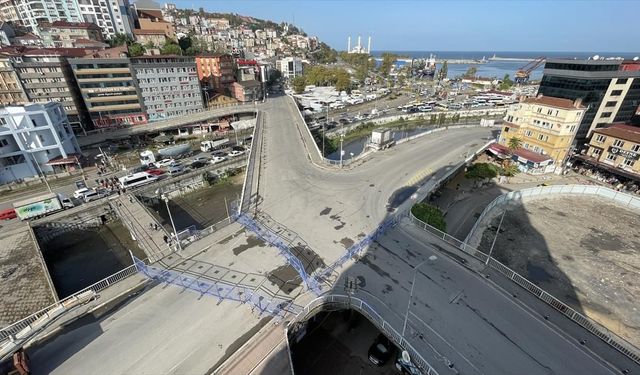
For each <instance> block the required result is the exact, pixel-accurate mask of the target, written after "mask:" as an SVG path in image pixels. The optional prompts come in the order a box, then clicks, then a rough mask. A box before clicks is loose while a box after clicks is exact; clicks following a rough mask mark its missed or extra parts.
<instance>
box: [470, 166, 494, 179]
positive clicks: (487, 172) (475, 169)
mask: <svg viewBox="0 0 640 375" xmlns="http://www.w3.org/2000/svg"><path fill="white" fill-rule="evenodd" d="M498 172H499V168H498V167H497V166H495V165H493V164H489V163H478V164H474V165H472V166H470V167H469V168H467V172H466V173H465V174H464V176H465V177H466V178H469V179H478V180H482V179H485V178H494V177H496V176H497V175H498Z"/></svg>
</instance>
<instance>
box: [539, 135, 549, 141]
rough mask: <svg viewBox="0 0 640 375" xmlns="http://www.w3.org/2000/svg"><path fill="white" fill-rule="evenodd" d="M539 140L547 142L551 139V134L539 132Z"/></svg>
mask: <svg viewBox="0 0 640 375" xmlns="http://www.w3.org/2000/svg"><path fill="white" fill-rule="evenodd" d="M538 140H539V141H543V142H546V141H548V140H549V136H548V135H544V134H538Z"/></svg>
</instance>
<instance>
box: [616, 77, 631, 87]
mask: <svg viewBox="0 0 640 375" xmlns="http://www.w3.org/2000/svg"><path fill="white" fill-rule="evenodd" d="M627 79H628V78H618V79H617V80H616V84H618V85H624V84H625V83H627Z"/></svg>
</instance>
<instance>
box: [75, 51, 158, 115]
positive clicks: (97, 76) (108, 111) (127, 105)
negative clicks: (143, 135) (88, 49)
mask: <svg viewBox="0 0 640 375" xmlns="http://www.w3.org/2000/svg"><path fill="white" fill-rule="evenodd" d="M103 55H104V54H103ZM116 55H117V54H116ZM69 64H70V65H71V68H72V69H73V74H74V75H75V78H76V82H78V87H79V88H80V95H81V96H82V99H83V101H84V104H85V106H86V107H87V111H88V112H89V116H90V118H91V122H92V123H93V126H94V127H96V128H105V127H116V126H130V125H138V124H144V123H146V122H147V115H146V113H145V109H144V105H143V104H142V98H141V96H140V92H139V91H138V83H137V82H136V77H135V73H134V71H133V68H132V67H131V61H130V60H129V58H127V57H85V58H79V59H70V60H69Z"/></svg>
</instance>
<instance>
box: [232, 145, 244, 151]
mask: <svg viewBox="0 0 640 375" xmlns="http://www.w3.org/2000/svg"><path fill="white" fill-rule="evenodd" d="M231 149H232V150H233V151H241V152H244V151H246V150H245V149H244V147H242V146H233V147H232V148H231Z"/></svg>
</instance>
